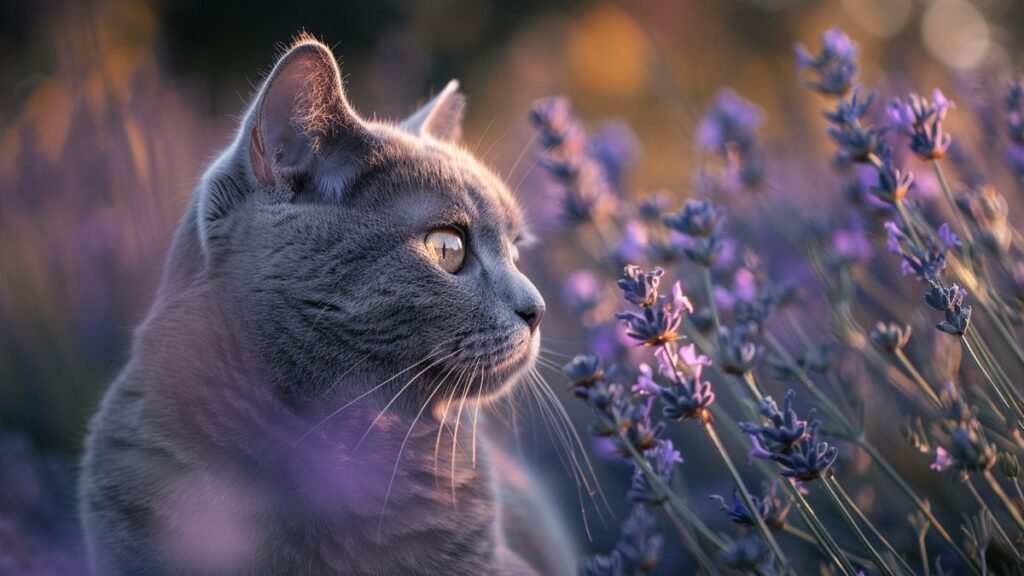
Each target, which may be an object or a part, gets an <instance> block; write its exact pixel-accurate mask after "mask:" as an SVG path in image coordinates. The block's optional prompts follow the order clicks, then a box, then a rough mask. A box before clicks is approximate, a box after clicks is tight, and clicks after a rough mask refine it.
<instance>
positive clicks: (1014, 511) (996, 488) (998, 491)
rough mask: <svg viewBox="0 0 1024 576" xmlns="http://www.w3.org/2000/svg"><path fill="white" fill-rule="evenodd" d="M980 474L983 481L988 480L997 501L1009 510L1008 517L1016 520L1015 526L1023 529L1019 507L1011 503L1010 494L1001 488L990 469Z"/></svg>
mask: <svg viewBox="0 0 1024 576" xmlns="http://www.w3.org/2000/svg"><path fill="white" fill-rule="evenodd" d="M981 475H982V477H983V478H985V482H988V486H989V488H991V489H992V492H993V493H994V494H995V495H996V498H999V501H1000V502H1002V503H1003V506H1004V507H1006V511H1007V512H1009V514H1010V517H1011V518H1013V521H1014V522H1016V524H1017V527H1018V528H1020V529H1022V530H1024V518H1022V517H1021V514H1020V509H1018V508H1017V505H1016V504H1014V503H1013V500H1011V499H1010V496H1009V495H1008V494H1007V493H1006V491H1005V490H1003V487H1002V486H1001V485H1000V484H999V482H997V481H996V478H995V476H993V475H992V471H991V470H985V471H984V472H982V473H981Z"/></svg>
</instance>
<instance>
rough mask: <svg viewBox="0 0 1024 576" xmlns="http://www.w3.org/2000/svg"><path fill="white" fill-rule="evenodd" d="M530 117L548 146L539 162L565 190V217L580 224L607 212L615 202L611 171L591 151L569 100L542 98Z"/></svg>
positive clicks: (563, 211) (539, 136)
mask: <svg viewBox="0 0 1024 576" xmlns="http://www.w3.org/2000/svg"><path fill="white" fill-rule="evenodd" d="M530 121H531V123H532V124H533V125H534V127H535V128H536V129H537V135H538V139H539V141H540V144H541V146H542V147H543V149H544V150H543V153H542V156H541V158H540V161H539V163H540V165H541V166H543V167H544V169H545V170H546V171H547V172H548V174H549V175H550V176H551V178H552V180H553V182H554V183H555V184H556V185H557V186H558V188H559V189H560V192H561V202H562V215H561V216H562V219H563V220H564V221H565V222H566V223H567V224H570V225H578V224H581V223H583V222H589V221H591V220H595V219H601V218H604V217H605V216H607V214H608V213H609V212H610V211H611V210H612V209H613V206H614V204H615V198H614V197H613V195H612V192H611V187H610V183H609V180H608V174H607V173H606V172H605V169H604V167H603V166H602V165H601V164H600V163H599V162H598V161H596V160H595V159H594V158H592V157H591V156H590V154H589V153H588V151H587V137H586V133H585V131H584V130H583V127H582V126H581V125H580V123H579V122H577V121H576V119H575V118H573V116H572V110H571V106H570V104H569V100H568V99H567V98H564V97H556V98H548V99H546V100H541V101H538V102H537V103H535V104H534V106H533V108H532V109H531V111H530Z"/></svg>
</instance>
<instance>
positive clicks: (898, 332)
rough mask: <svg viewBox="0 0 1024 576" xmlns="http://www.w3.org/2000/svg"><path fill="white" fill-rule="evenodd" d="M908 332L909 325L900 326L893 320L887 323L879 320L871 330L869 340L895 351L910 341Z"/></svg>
mask: <svg viewBox="0 0 1024 576" xmlns="http://www.w3.org/2000/svg"><path fill="white" fill-rule="evenodd" d="M910 332H911V330H910V326H909V325H904V326H900V325H899V324H896V323H894V322H890V323H888V324H886V323H884V322H879V323H878V324H876V325H875V329H874V330H872V331H871V341H872V342H874V343H875V345H876V346H878V347H879V348H884V349H885V350H888V351H889V352H896V351H897V350H902V349H903V347H904V346H906V345H907V342H909V341H910Z"/></svg>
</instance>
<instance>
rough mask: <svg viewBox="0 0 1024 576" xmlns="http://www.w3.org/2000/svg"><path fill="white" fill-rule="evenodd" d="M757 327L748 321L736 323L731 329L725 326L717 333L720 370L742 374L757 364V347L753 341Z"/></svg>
mask: <svg viewBox="0 0 1024 576" xmlns="http://www.w3.org/2000/svg"><path fill="white" fill-rule="evenodd" d="M756 332H757V329H756V327H755V326H754V325H752V324H750V323H741V324H737V325H736V326H735V327H733V328H732V329H731V330H730V329H729V328H727V327H725V326H723V327H722V329H721V331H720V332H719V333H718V350H719V359H720V360H721V362H722V370H724V371H726V372H727V373H729V374H736V375H739V376H742V375H744V374H746V373H747V372H750V371H751V370H753V369H754V366H755V365H756V364H757V357H758V347H757V343H756V342H754V334H755V333H756Z"/></svg>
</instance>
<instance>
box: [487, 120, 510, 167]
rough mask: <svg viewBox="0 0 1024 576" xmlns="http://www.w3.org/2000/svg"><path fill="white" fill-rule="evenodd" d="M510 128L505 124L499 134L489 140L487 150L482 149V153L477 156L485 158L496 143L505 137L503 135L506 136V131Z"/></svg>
mask: <svg viewBox="0 0 1024 576" xmlns="http://www.w3.org/2000/svg"><path fill="white" fill-rule="evenodd" d="M511 129H512V127H511V126H506V127H505V129H504V130H502V131H501V135H499V136H498V137H497V138H496V139H495V140H494V141H493V142H491V144H490V145H489V146H488V147H487V150H484V152H483V154H481V155H480V156H479V158H480V159H481V160H486V159H487V156H488V155H490V153H491V150H494V147H495V146H497V145H498V142H501V141H502V140H504V139H505V136H508V131H509V130H511Z"/></svg>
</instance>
